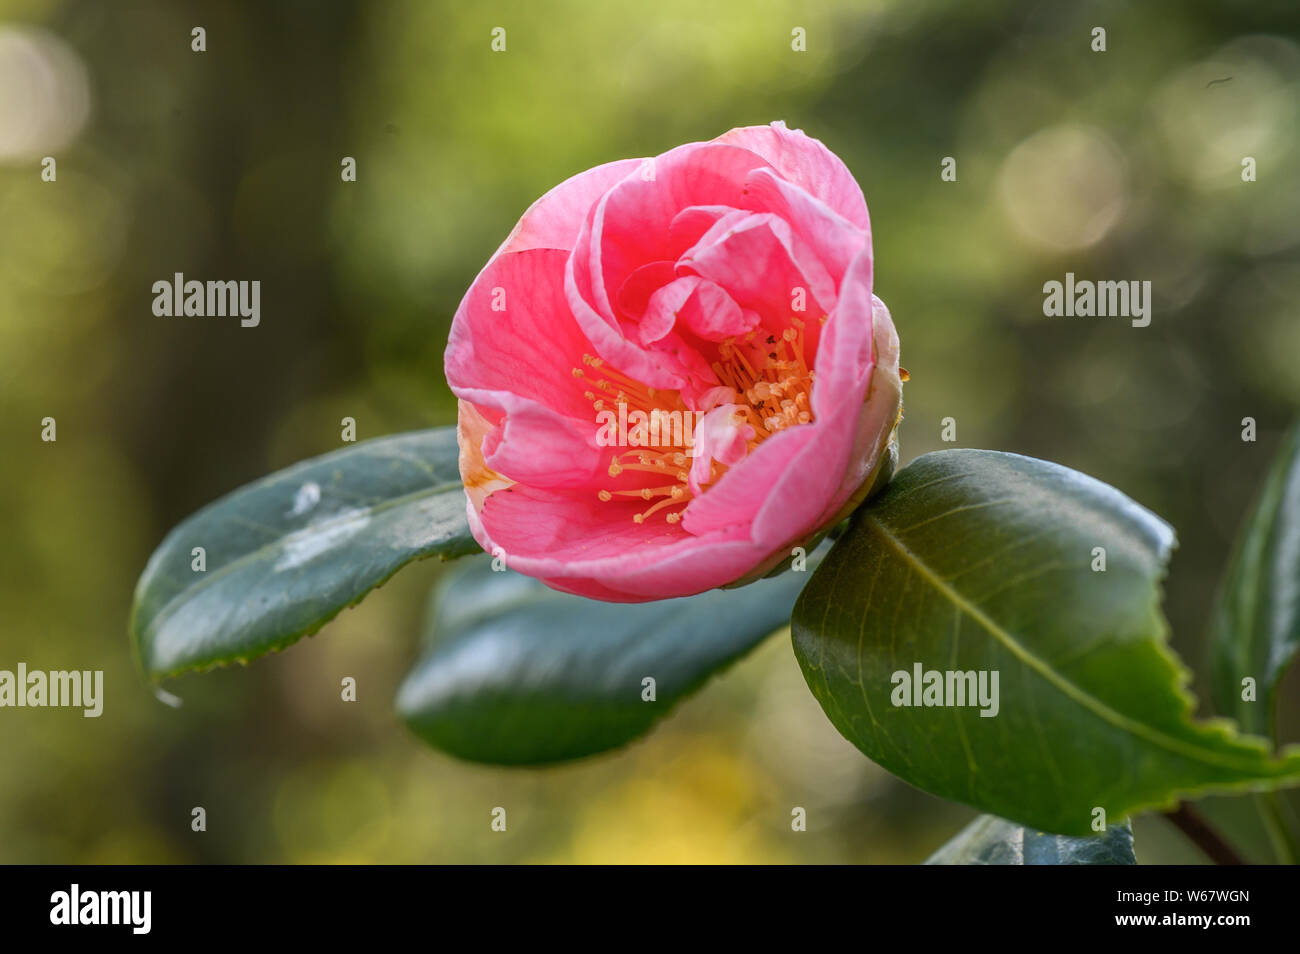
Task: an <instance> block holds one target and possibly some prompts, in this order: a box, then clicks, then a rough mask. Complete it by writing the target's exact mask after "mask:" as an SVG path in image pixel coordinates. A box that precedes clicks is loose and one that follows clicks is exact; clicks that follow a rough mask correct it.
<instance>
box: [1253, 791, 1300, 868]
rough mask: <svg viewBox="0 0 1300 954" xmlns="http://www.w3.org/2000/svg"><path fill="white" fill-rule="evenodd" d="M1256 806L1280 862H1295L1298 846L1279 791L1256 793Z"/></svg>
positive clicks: (1286, 863) (1290, 863)
mask: <svg viewBox="0 0 1300 954" xmlns="http://www.w3.org/2000/svg"><path fill="white" fill-rule="evenodd" d="M1255 806H1256V807H1257V808H1258V809H1259V815H1260V818H1262V819H1263V821H1264V828H1265V829H1266V830H1267V831H1268V840H1269V842H1270V843H1271V844H1272V845H1273V853H1274V854H1275V855H1276V856H1277V860H1278V863H1279V864H1283V865H1293V864H1295V863H1296V856H1297V846H1296V843H1295V838H1294V836H1293V835H1292V833H1291V826H1290V824H1288V821H1287V817H1286V812H1285V811H1284V808H1283V804H1282V800H1281V798H1279V796H1278V793H1277V792H1264V793H1262V794H1260V795H1256V796H1255Z"/></svg>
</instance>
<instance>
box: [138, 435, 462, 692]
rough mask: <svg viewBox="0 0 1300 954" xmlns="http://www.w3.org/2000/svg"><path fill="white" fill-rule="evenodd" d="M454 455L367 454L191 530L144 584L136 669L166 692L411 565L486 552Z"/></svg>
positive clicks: (231, 497)
mask: <svg viewBox="0 0 1300 954" xmlns="http://www.w3.org/2000/svg"><path fill="white" fill-rule="evenodd" d="M456 454H457V451H456V433H455V429H454V428H441V429H437V430H431V431H420V432H416V433H411V434H400V435H397V436H394V437H383V438H379V439H377V440H372V441H366V442H364V443H361V444H357V445H355V446H352V447H347V448H344V449H343V450H338V451H335V452H333V453H331V454H325V455H324V456H322V457H316V458H313V459H311V460H307V461H303V462H302V463H300V464H296V465H295V466H293V467H289V468H287V469H286V470H282V471H279V472H278V473H275V474H272V475H270V476H269V477H264V478H262V479H261V480H258V481H256V482H254V483H251V484H248V485H247V486H245V487H241V488H240V489H238V490H236V491H234V492H233V493H231V494H228V495H227V496H225V497H222V498H221V499H220V500H218V501H216V502H215V503H212V504H209V505H208V506H206V507H204V508H203V509H202V510H200V511H199V512H198V513H196V514H194V515H193V516H191V517H189V518H188V519H186V520H185V521H183V522H182V523H181V524H180V525H179V526H177V527H176V528H175V529H174V530H172V531H171V533H169V534H168V535H167V537H166V539H164V540H163V542H162V543H161V544H160V545H159V547H158V549H157V550H155V551H154V554H153V556H152V557H150V559H149V563H148V565H147V566H146V567H145V570H144V573H143V574H142V575H141V577H140V582H139V583H138V584H137V585H136V591H135V605H134V607H133V609H132V614H131V640H132V644H133V646H134V648H135V652H136V654H137V658H138V660H139V662H140V665H141V668H142V669H143V670H144V671H145V672H146V673H147V674H148V675H149V676H151V677H153V678H155V679H161V678H164V677H167V676H173V675H176V674H178V673H181V672H185V671H187V670H192V669H201V668H207V667H211V666H214V665H217V664H220V663H228V662H232V661H235V660H240V661H247V660H249V659H251V658H253V657H255V656H259V655H261V654H263V653H265V652H268V651H270V650H274V649H283V648H284V647H285V646H288V645H289V644H290V643H292V642H294V641H295V640H297V639H299V638H300V637H302V636H306V635H309V634H311V633H314V632H316V630H318V629H320V628H321V627H322V626H324V625H325V623H327V622H328V621H329V620H330V619H332V618H333V617H334V616H335V615H337V614H338V612H339V611H340V610H342V609H344V608H345V607H348V606H352V605H354V604H355V603H357V602H359V601H360V600H361V598H362V597H364V596H365V595H366V593H368V592H369V591H370V590H372V589H373V588H374V587H376V586H378V585H379V584H381V583H383V582H384V581H385V580H387V579H388V578H389V577H391V576H392V575H393V574H394V573H396V572H397V571H398V569H400V568H401V567H402V566H404V565H405V564H407V563H410V562H411V561H412V560H418V559H420V558H422V557H428V556H432V555H433V554H440V555H442V556H443V557H454V556H462V555H464V554H466V553H471V552H473V551H475V550H477V549H478V546H477V544H475V543H474V540H473V538H472V537H471V536H470V533H469V525H468V521H467V519H466V516H465V492H464V490H463V488H462V486H461V482H460V477H459V473H458V470H457V465H456ZM196 547H202V548H203V551H204V559H205V561H206V567H205V568H204V569H202V570H196V569H195V568H194V567H195V565H196V563H195V561H196V557H195V555H194V548H196Z"/></svg>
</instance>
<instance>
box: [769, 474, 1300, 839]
mask: <svg viewBox="0 0 1300 954" xmlns="http://www.w3.org/2000/svg"><path fill="white" fill-rule="evenodd" d="M1173 544H1174V536H1173V532H1172V530H1171V529H1170V528H1169V526H1168V525H1167V524H1165V523H1164V522H1163V521H1162V520H1160V519H1159V518H1157V517H1156V516H1155V515H1153V514H1152V513H1150V512H1149V511H1147V510H1145V509H1143V508H1142V507H1140V506H1138V505H1137V504H1135V503H1134V502H1133V501H1132V500H1130V499H1129V498H1127V497H1125V496H1124V495H1123V494H1121V493H1119V492H1118V491H1117V490H1115V489H1114V488H1112V487H1108V486H1106V485H1105V484H1102V483H1099V482H1098V481H1096V480H1093V479H1092V478H1090V477H1086V476H1084V475H1083V474H1079V473H1076V472H1074V471H1071V470H1068V469H1066V468H1064V467H1060V466H1057V465H1055V464H1049V463H1045V462H1043V461H1038V460H1033V459H1030V458H1027V457H1020V456H1017V455H1014V454H999V453H994V452H990V451H977V450H953V451H943V452H940V453H936V454H927V455H926V456H924V457H921V458H919V459H918V460H916V461H915V462H913V463H912V464H911V466H909V467H907V468H906V469H905V470H903V471H902V472H901V473H900V474H899V475H898V476H897V477H896V478H895V479H894V481H893V483H892V484H890V486H889V487H888V488H887V489H886V490H885V492H884V493H883V494H882V495H881V496H880V497H879V498H878V499H877V500H876V502H875V503H874V504H871V505H868V506H867V507H866V508H864V509H863V510H861V511H859V512H858V515H857V517H856V519H855V520H854V523H853V525H852V526H851V528H850V529H849V531H848V533H847V534H845V536H844V537H843V538H841V540H840V541H839V542H838V543H837V544H836V546H835V548H834V549H833V550H832V551H831V553H830V555H828V556H827V558H826V560H825V561H824V563H823V564H822V566H821V568H820V569H819V570H818V571H817V573H816V574H814V576H813V579H812V580H811V581H809V584H808V587H807V588H806V589H805V590H804V593H803V595H802V596H801V597H800V599H799V602H798V604H797V605H796V607H795V612H794V619H793V639H794V648H795V654H796V656H797V657H798V659H799V664H800V666H801V667H802V668H803V672H804V677H805V678H806V679H807V681H808V685H809V686H810V687H811V689H812V691H813V694H814V695H815V696H816V697H817V699H818V701H819V702H820V703H821V705H822V708H823V709H824V710H825V711H826V713H827V715H828V716H829V717H830V719H831V721H832V722H833V723H834V724H835V726H836V728H838V729H839V731H840V732H841V733H843V734H844V735H845V736H846V737H847V738H848V739H849V740H850V741H851V742H853V743H854V744H855V745H856V746H857V747H858V748H859V749H861V750H862V751H863V752H865V753H866V754H867V755H868V756H870V757H871V758H872V759H874V760H875V761H877V762H879V763H880V764H881V765H883V766H884V767H886V768H887V769H889V770H890V771H892V772H894V773H895V774H897V775H899V776H900V777H901V778H903V779H905V780H906V781H908V782H910V783H912V784H913V785H916V786H917V787H919V788H922V789H925V790H926V791H929V792H933V793H934V794H936V795H941V796H944V797H947V798H951V799H954V800H956V801H959V802H964V803H966V804H968V805H972V806H974V807H976V808H978V809H980V810H982V811H987V812H990V813H992V814H996V815H1000V816H1002V817H1004V818H1008V819H1012V820H1014V821H1017V822H1020V823H1021V824H1026V825H1030V826H1033V827H1034V828H1038V829H1041V830H1043V831H1051V832H1059V833H1062V834H1069V835H1087V834H1089V833H1090V832H1091V824H1092V820H1093V817H1094V814H1093V813H1094V810H1095V809H1098V808H1100V809H1104V810H1105V812H1106V821H1107V822H1108V823H1110V824H1114V823H1115V822H1118V821H1120V820H1122V819H1123V818H1125V817H1127V816H1129V815H1130V814H1132V813H1134V812H1137V811H1140V810H1143V809H1148V808H1156V807H1162V808H1163V807H1172V805H1173V804H1174V803H1175V801H1176V800H1177V799H1178V798H1179V797H1181V796H1183V795H1195V794H1199V793H1202V792H1207V791H1211V790H1214V791H1227V790H1238V789H1245V788H1260V789H1262V788H1268V787H1275V786H1276V785H1277V784H1279V783H1280V782H1283V781H1285V782H1287V783H1291V784H1294V783H1295V782H1296V781H1297V777H1298V776H1300V751H1292V752H1290V753H1288V754H1286V755H1285V757H1284V758H1282V759H1279V760H1273V759H1272V758H1270V756H1269V754H1268V752H1267V747H1266V745H1265V743H1264V740H1262V739H1257V738H1247V737H1241V736H1238V735H1236V734H1235V732H1234V730H1233V726H1232V724H1231V723H1229V722H1227V721H1226V720H1219V721H1217V722H1213V723H1199V724H1198V723H1195V722H1193V721H1192V719H1191V713H1192V710H1193V700H1192V697H1191V695H1190V694H1189V693H1188V692H1187V691H1186V689H1185V688H1184V686H1185V683H1186V682H1187V680H1188V674H1187V672H1186V670H1185V669H1184V668H1183V666H1182V665H1181V663H1180V662H1179V661H1178V659H1177V657H1176V656H1175V655H1174V654H1173V652H1172V651H1171V650H1170V649H1169V647H1168V646H1167V645H1166V630H1167V625H1166V623H1165V621H1164V617H1163V615H1162V614H1161V612H1160V609H1159V602H1160V582H1161V580H1162V578H1163V576H1164V572H1165V564H1166V562H1167V561H1168V558H1169V553H1170V550H1171V548H1172V547H1173ZM1098 547H1101V548H1104V550H1105V559H1106V568H1105V570H1104V571H1094V569H1093V566H1094V561H1096V560H1097V558H1098V554H1099V553H1100V551H1098V550H1097V549H1096V548H1098ZM1097 565H1098V566H1099V565H1100V564H1097ZM918 665H919V666H920V667H921V670H922V672H923V673H924V672H927V671H937V672H941V673H946V672H947V671H953V672H971V673H975V674H978V673H979V672H980V671H985V672H987V673H989V676H988V678H987V682H986V684H985V685H986V689H990V690H991V688H992V674H993V673H996V674H997V677H998V702H999V708H998V710H997V714H996V716H993V717H985V716H982V715H981V708H980V707H978V706H971V705H963V706H953V705H949V706H925V705H921V706H903V705H894V704H893V703H894V698H891V697H893V696H895V692H894V690H895V688H896V685H897V687H898V689H899V691H900V693H901V690H902V688H903V687H902V685H901V682H902V680H901V678H899V679H897V682H896V680H895V674H896V673H904V674H907V675H908V676H909V677H910V676H911V675H912V674H913V673H914V672H915V668H914V667H915V666H918ZM922 682H924V677H923V679H922ZM956 682H957V681H956V680H953V685H952V688H953V689H954V693H953V696H954V698H952V699H951V701H954V702H955V701H959V700H957V699H955V689H956V688H957V685H956ZM944 683H945V688H947V683H948V679H947V677H946V676H944ZM963 688H964V687H963ZM989 695H990V696H991V695H992V693H991V692H990V693H989ZM899 701H902V700H901V699H899ZM963 701H968V700H963ZM922 702H924V698H923V699H922ZM988 709H989V711H992V707H991V706H989V707H988Z"/></svg>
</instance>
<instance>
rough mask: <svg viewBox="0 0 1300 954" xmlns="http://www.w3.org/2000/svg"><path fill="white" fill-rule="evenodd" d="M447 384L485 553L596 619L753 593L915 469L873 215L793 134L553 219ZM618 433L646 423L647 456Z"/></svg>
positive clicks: (503, 270) (727, 151)
mask: <svg viewBox="0 0 1300 954" xmlns="http://www.w3.org/2000/svg"><path fill="white" fill-rule="evenodd" d="M446 370H447V381H448V383H449V384H450V385H451V388H452V390H453V391H454V392H455V394H456V396H457V397H458V398H459V399H460V404H459V407H460V411H459V426H458V434H459V439H460V470H461V477H462V479H463V480H464V483H465V489H466V492H467V496H468V508H469V521H470V526H471V528H472V531H473V533H474V537H475V539H476V540H478V542H479V544H480V545H482V546H483V548H484V549H485V550H487V551H489V552H492V553H495V554H496V555H497V556H503V557H504V558H505V561H506V564H507V565H508V566H509V567H510V568H511V569H514V570H517V571H519V572H521V573H525V574H527V575H529V576H534V577H538V578H540V579H541V580H543V581H544V582H546V583H547V584H549V585H550V586H552V587H554V588H556V589H560V590H565V591H567V592H571V593H577V594H579V595H582V596H588V597H593V598H596V599H604V600H614V601H624V602H634V601H642V600H651V599H661V598H664V597H673V596H686V595H689V594H693V593H699V592H702V591H704V590H708V589H712V588H714V587H718V586H726V585H729V584H735V583H738V582H744V581H748V580H751V579H755V578H757V577H759V576H761V575H763V574H765V573H767V572H769V571H771V570H772V569H773V568H775V567H776V566H778V565H779V564H781V563H782V562H783V561H784V560H786V559H788V558H790V556H791V554H792V552H793V550H794V548H795V547H798V546H800V545H805V546H806V545H809V544H810V543H811V542H812V541H814V540H816V539H817V538H819V536H820V535H821V534H822V533H824V532H825V531H826V530H827V529H828V528H829V527H831V526H833V525H834V524H835V523H836V522H838V521H839V520H840V519H842V518H843V517H844V516H845V515H847V514H848V513H849V512H851V511H852V509H853V508H854V507H855V506H857V505H858V504H859V503H861V501H862V500H863V499H864V497H865V496H866V495H867V494H868V493H869V492H870V491H871V490H872V488H873V487H875V486H878V485H879V484H880V483H881V481H882V480H885V479H888V476H889V473H890V472H892V467H893V460H894V458H895V457H896V454H897V451H896V443H895V442H894V434H895V428H896V425H897V423H898V419H899V416H900V407H901V395H902V385H901V382H900V379H899V368H898V336H897V334H896V333H895V331H894V326H893V322H892V321H891V319H890V315H889V312H888V310H887V309H886V308H885V306H884V304H883V303H882V302H881V301H880V300H879V299H878V298H876V297H875V296H874V295H873V294H872V253H871V233H870V225H869V222H868V219H867V204H866V201H865V200H864V199H863V196H862V190H861V189H859V188H858V184H857V182H856V181H854V179H853V176H852V175H851V174H850V173H849V171H848V169H847V168H846V167H845V165H844V163H843V162H841V161H840V160H839V159H838V158H837V157H836V156H835V155H834V154H833V153H831V152H830V150H828V149H827V148H826V147H825V146H824V145H822V143H820V142H819V141H818V140H816V139H812V138H809V137H808V136H806V135H804V134H803V133H802V132H800V131H798V130H793V131H792V130H789V129H787V128H786V126H785V124H784V123H773V124H772V125H771V126H752V127H746V128H742V129H733V130H732V131H731V132H728V133H726V134H725V135H723V136H720V137H718V138H717V139H714V140H712V141H711V142H697V143H689V144H687V145H684V146H679V147H677V148H676V149H672V150H670V151H669V152H666V153H664V154H663V155H661V156H658V157H656V158H654V159H644V160H642V159H628V160H623V161H619V162H611V163H608V164H607V165H603V166H597V167H596V168H594V169H590V170H588V171H586V172H583V173H581V174H579V175H576V176H574V177H573V178H571V179H568V180H567V181H565V182H563V183H561V184H560V185H558V186H556V187H555V188H554V189H552V190H551V191H550V192H548V193H547V194H546V195H544V196H542V198H540V199H538V200H537V201H536V202H535V203H534V204H533V205H532V206H531V207H530V208H529V209H528V211H527V212H525V213H524V217H523V218H522V219H521V220H520V221H519V224H518V225H516V226H515V228H514V231H512V232H511V233H510V236H509V237H508V238H507V239H506V240H505V242H504V244H502V246H501V247H500V248H499V249H498V250H497V252H496V254H495V255H493V256H492V259H491V260H490V261H489V262H488V263H487V265H486V266H485V267H484V268H483V270H482V272H480V273H479V275H478V277H477V278H476V279H475V280H474V283H473V285H471V286H470V289H469V291H468V292H467V293H466V294H465V298H464V300H463V301H462V302H461V304H460V308H459V309H458V310H457V312H456V317H455V320H454V321H453V323H452V328H451V338H450V341H449V343H448V346H447V354H446ZM616 415H617V417H618V420H620V421H627V420H632V421H635V422H636V425H637V426H636V427H635V428H632V429H631V430H632V431H633V433H631V434H623V433H621V432H620V433H619V434H617V435H616V436H618V437H620V438H626V439H618V440H611V439H610V435H611V433H614V431H613V430H611V427H610V422H611V421H613V420H614V419H615V416H616ZM683 419H688V424H689V427H688V428H685V429H683V428H680V427H676V426H671V427H670V426H666V425H667V423H668V422H680V421H682V420H683ZM647 422H648V423H650V424H653V425H655V426H654V427H651V428H648V427H647V426H646V425H647ZM660 423H664V424H665V426H663V427H659V426H658V425H659V424H660ZM615 430H616V429H615ZM647 435H648V436H649V437H651V438H652V439H651V440H649V441H647V440H646V437H647Z"/></svg>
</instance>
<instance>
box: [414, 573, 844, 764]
mask: <svg viewBox="0 0 1300 954" xmlns="http://www.w3.org/2000/svg"><path fill="white" fill-rule="evenodd" d="M819 556H820V554H813V555H811V556H810V557H809V558H808V567H809V569H811V568H812V566H813V565H814V564H815V562H816V560H817V558H818V557H819ZM808 577H809V573H808V572H807V571H804V572H799V571H797V570H796V571H790V572H787V573H785V574H783V575H781V576H777V577H773V578H771V579H765V580H760V581H758V582H756V583H752V584H750V585H749V586H746V587H742V588H740V589H735V590H713V591H710V592H708V593H702V594H700V595H698V596H691V597H686V598H683V599H673V600H660V601H658V602H653V603H633V604H625V603H604V602H599V601H596V600H588V599H583V598H582V597H578V596H570V595H568V594H564V593H558V592H556V591H554V590H551V589H548V588H547V587H545V586H543V585H542V584H541V583H538V582H537V581H536V580H532V579H529V578H528V577H524V576H521V575H520V574H518V573H515V572H513V571H509V570H507V571H504V572H493V571H492V570H491V569H490V568H489V564H488V563H486V562H485V563H482V564H478V563H476V564H475V565H472V566H467V567H464V568H463V569H459V570H457V572H456V573H455V575H454V576H453V577H451V578H450V579H448V580H446V581H444V582H443V584H442V585H441V586H440V587H439V588H438V590H437V591H436V592H435V594H434V599H433V603H432V610H431V613H430V618H429V637H428V647H427V652H426V653H425V655H424V657H423V658H422V659H420V661H419V662H418V663H416V665H415V668H414V669H413V670H412V672H411V673H410V675H409V676H408V677H407V678H406V680H405V682H404V683H403V684H402V686H401V688H400V690H399V691H398V695H397V711H398V713H399V714H400V715H401V717H402V718H403V719H405V720H406V722H407V723H408V724H409V725H410V727H411V728H412V729H413V730H414V731H415V732H416V734H418V735H419V736H420V737H421V738H422V739H424V741H426V742H427V743H429V744H430V745H432V746H434V747H435V748H438V749H442V750H443V751H445V752H448V753H450V754H452V755H455V756H458V757H460V758H463V759H468V760H470V761H475V762H489V763H495V764H502V765H535V764H541V763H547V762H559V761H564V760H568V759H576V758H581V757H582V756H586V755H591V754H594V753H596V752H603V751H605V750H606V749H611V748H614V747H616V746H619V745H623V744H624V743H626V742H629V741H631V740H632V739H635V738H636V737H638V736H640V735H643V734H644V733H645V732H646V731H648V730H649V729H650V727H651V726H652V725H653V724H654V723H655V722H656V721H658V720H659V719H661V718H662V717H663V716H664V715H665V714H666V713H667V712H668V711H669V710H670V709H672V708H673V706H674V705H676V704H677V702H679V701H680V700H681V699H683V698H684V697H686V696H688V695H690V694H691V693H692V692H695V691H696V690H697V689H699V688H700V686H702V685H703V684H704V682H705V681H706V680H707V679H708V678H709V677H710V676H711V675H713V674H714V673H716V672H718V671H719V670H721V669H723V668H725V667H726V666H728V665H729V664H730V663H732V662H734V661H735V660H736V659H738V658H740V657H741V656H743V655H744V654H745V653H747V652H748V651H749V650H751V649H752V648H753V647H754V646H755V645H757V644H758V643H759V642H760V641H761V640H762V639H763V638H764V637H765V636H768V635H769V634H771V633H772V632H774V631H775V630H777V629H779V628H780V627H782V626H784V625H785V624H786V623H787V622H789V619H790V609H791V607H792V606H793V605H794V601H795V598H796V597H797V596H798V595H799V590H800V589H801V588H802V587H803V585H804V583H805V582H807V580H808ZM646 678H652V679H654V681H655V684H654V690H655V699H654V701H646V700H645V699H644V698H643V693H644V692H645V684H644V683H643V680H645V679H646Z"/></svg>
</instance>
